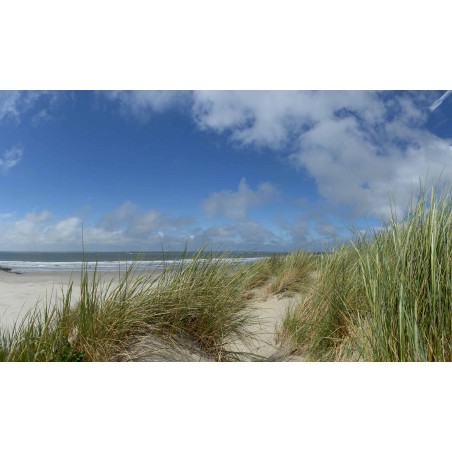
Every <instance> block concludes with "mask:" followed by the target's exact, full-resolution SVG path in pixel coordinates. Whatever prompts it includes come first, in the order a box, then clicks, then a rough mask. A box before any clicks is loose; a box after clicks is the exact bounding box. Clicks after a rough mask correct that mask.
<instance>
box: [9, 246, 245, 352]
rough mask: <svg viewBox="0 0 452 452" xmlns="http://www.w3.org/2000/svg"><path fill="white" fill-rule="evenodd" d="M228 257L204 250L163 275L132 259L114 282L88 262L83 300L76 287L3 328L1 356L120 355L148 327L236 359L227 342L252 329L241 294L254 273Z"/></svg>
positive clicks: (204, 349)
mask: <svg viewBox="0 0 452 452" xmlns="http://www.w3.org/2000/svg"><path fill="white" fill-rule="evenodd" d="M224 257H225V256H214V255H212V256H211V257H209V258H207V259H204V258H203V257H202V250H200V252H199V253H198V254H197V255H196V256H195V257H194V258H193V259H189V260H185V262H184V263H183V264H182V265H177V266H176V265H173V266H170V267H168V268H167V269H165V271H164V272H163V274H161V275H159V276H157V275H154V274H135V273H134V270H133V266H131V267H130V268H129V269H128V270H127V272H126V273H125V274H124V275H123V276H122V277H121V279H120V280H119V282H118V283H115V284H113V283H111V282H110V283H104V282H103V281H102V280H101V278H100V276H99V275H98V273H97V272H94V274H90V273H89V272H88V271H87V269H86V268H84V269H83V271H82V280H81V295H80V300H79V301H78V302H77V303H76V304H74V303H73V301H74V300H73V299H72V286H70V288H69V289H68V291H67V292H66V293H64V294H62V301H61V303H59V304H56V305H54V306H52V307H50V305H49V304H47V305H46V306H45V307H44V308H42V307H37V308H35V309H33V310H31V311H30V312H29V313H28V315H27V316H26V317H25V318H24V319H23V321H22V322H21V323H20V324H18V325H16V326H15V327H14V328H13V329H12V330H11V331H7V332H3V333H2V335H1V338H0V359H1V360H4V361H5V360H7V361H108V360H115V358H116V357H117V356H118V354H120V353H124V351H125V350H127V347H128V345H129V344H130V343H131V342H133V340H135V339H137V338H139V337H143V336H145V335H148V334H152V335H161V336H164V337H167V338H171V337H172V336H177V337H187V338H189V339H190V341H192V342H194V343H196V344H197V346H198V347H199V348H200V349H201V350H203V351H204V352H206V353H207V354H208V355H209V356H210V357H212V359H214V360H218V361H220V360H228V359H232V358H231V356H230V355H229V354H228V351H227V350H226V348H225V347H226V343H227V342H228V341H229V340H231V339H233V338H234V337H240V336H242V335H246V334H247V333H246V329H245V326H246V325H248V324H249V323H250V322H252V316H251V314H250V309H249V303H248V302H247V301H246V300H245V298H244V297H243V296H242V294H243V284H244V283H245V282H246V281H247V279H248V277H249V273H248V270H246V269H245V267H239V266H238V265H237V264H231V263H230V262H227V261H225V259H224ZM245 271H246V275H245Z"/></svg>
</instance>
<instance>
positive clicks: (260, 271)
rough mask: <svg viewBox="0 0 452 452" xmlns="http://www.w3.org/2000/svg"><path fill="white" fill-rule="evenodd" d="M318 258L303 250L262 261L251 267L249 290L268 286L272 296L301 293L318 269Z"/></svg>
mask: <svg viewBox="0 0 452 452" xmlns="http://www.w3.org/2000/svg"><path fill="white" fill-rule="evenodd" d="M316 262H317V260H316V257H315V256H314V254H312V253H308V252H306V251H303V250H298V251H294V252H292V253H289V254H286V255H275V256H271V257H269V258H265V259H262V260H260V261H258V262H256V263H255V264H253V265H252V266H251V267H250V272H251V276H250V278H249V279H248V282H247V284H248V288H250V289H253V288H256V287H261V286H263V285H266V284H267V285H268V292H269V293H270V294H280V293H284V292H299V291H301V290H303V289H304V288H305V287H306V284H307V283H308V282H309V280H310V276H311V274H312V272H313V271H314V270H315V268H316Z"/></svg>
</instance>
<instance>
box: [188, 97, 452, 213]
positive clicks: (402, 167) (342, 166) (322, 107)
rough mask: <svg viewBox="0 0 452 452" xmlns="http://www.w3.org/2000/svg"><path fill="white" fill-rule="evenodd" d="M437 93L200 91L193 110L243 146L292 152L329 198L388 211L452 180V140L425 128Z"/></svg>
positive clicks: (359, 208)
mask: <svg viewBox="0 0 452 452" xmlns="http://www.w3.org/2000/svg"><path fill="white" fill-rule="evenodd" d="M432 95H433V94H431V95H430V94H429V95H427V94H426V93H422V92H421V93H396V94H394V93H391V95H388V94H387V93H385V92H383V93H377V92H368V91H351V92H347V91H340V92H333V91H317V92H308V91H301V92H284V91H277V92H271V91H264V92H257V91H252V92H244V91H239V92H229V91H220V92H215V91H206V92H195V93H194V104H193V114H194V116H195V118H196V121H197V124H198V125H199V127H201V128H202V129H205V130H209V129H210V130H214V131H216V132H218V133H228V134H229V135H230V137H231V139H232V140H233V141H234V142H236V143H238V144H240V145H243V146H247V145H254V146H260V147H262V146H263V147H267V148H270V149H271V150H273V151H275V152H285V153H286V154H287V159H288V161H289V162H291V163H292V164H293V165H294V166H296V167H297V168H304V169H305V170H307V171H308V172H309V173H310V174H311V175H312V176H313V177H314V179H315V181H316V183H317V188H318V191H319V193H320V194H321V195H322V196H323V197H324V198H325V199H326V200H327V201H331V202H333V203H335V204H336V205H348V206H350V207H351V208H352V209H353V212H354V214H356V215H362V214H374V215H379V216H387V215H388V214H389V207H388V206H389V199H390V197H391V196H394V203H395V207H397V208H398V209H404V208H405V207H406V205H407V202H408V199H409V196H410V194H411V193H412V192H413V190H415V189H416V187H417V186H418V184H419V180H420V179H423V180H426V178H427V176H428V180H426V182H427V183H430V182H431V181H433V180H437V179H438V178H439V176H440V175H441V176H442V180H443V181H444V182H448V181H449V182H450V181H452V171H451V170H450V167H451V163H452V151H451V147H450V140H446V139H442V138H439V137H437V136H435V135H433V134H432V133H430V132H428V131H427V130H426V129H425V128H424V125H425V122H426V120H427V117H428V111H429V110H428V106H429V105H430V104H431V102H432ZM443 98H444V96H443ZM443 100H444V99H443Z"/></svg>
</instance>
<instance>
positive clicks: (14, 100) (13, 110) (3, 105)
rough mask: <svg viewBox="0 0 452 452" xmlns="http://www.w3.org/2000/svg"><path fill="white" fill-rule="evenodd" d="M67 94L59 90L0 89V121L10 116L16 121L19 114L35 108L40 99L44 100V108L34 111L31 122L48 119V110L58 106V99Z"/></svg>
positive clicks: (63, 97)
mask: <svg viewBox="0 0 452 452" xmlns="http://www.w3.org/2000/svg"><path fill="white" fill-rule="evenodd" d="M66 96H67V94H66V93H65V92H61V91H0V121H2V120H6V119H7V118H10V119H12V120H14V121H16V122H19V121H20V120H21V116H22V115H23V114H24V113H26V112H29V111H30V110H32V109H36V107H37V106H38V104H39V102H40V101H44V103H45V105H46V106H47V107H46V108H43V109H42V110H40V111H39V112H38V113H36V114H35V115H34V116H33V118H32V122H33V124H36V123H37V122H40V121H42V120H43V119H48V118H49V116H50V114H49V111H50V110H54V109H55V108H57V107H58V105H59V103H60V100H64V99H65V98H66Z"/></svg>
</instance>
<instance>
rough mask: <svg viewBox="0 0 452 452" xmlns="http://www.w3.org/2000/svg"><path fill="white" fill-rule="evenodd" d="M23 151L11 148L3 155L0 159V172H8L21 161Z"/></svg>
mask: <svg viewBox="0 0 452 452" xmlns="http://www.w3.org/2000/svg"><path fill="white" fill-rule="evenodd" d="M23 153H24V151H23V149H21V148H11V149H9V150H7V151H5V152H4V153H3V155H2V156H1V157H0V169H1V170H2V171H8V170H9V169H11V168H14V167H15V166H16V165H17V164H18V163H19V162H20V161H21V159H22V156H23Z"/></svg>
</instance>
